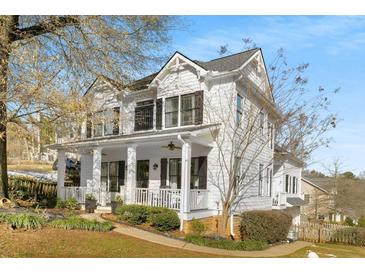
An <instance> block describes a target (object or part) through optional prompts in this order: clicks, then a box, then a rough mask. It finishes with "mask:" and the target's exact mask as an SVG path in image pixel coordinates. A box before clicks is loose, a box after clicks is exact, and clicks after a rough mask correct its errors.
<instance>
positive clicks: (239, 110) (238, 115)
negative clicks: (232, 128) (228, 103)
mask: <svg viewBox="0 0 365 274" xmlns="http://www.w3.org/2000/svg"><path fill="white" fill-rule="evenodd" d="M236 107H237V110H236V125H237V126H239V125H240V124H241V119H242V97H241V96H240V95H239V94H237V106H236Z"/></svg>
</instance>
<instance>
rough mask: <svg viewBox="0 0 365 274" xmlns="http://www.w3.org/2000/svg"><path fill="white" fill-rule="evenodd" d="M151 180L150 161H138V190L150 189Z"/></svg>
mask: <svg viewBox="0 0 365 274" xmlns="http://www.w3.org/2000/svg"><path fill="white" fill-rule="evenodd" d="M149 178H150V161H149V160H137V188H148V183H149Z"/></svg>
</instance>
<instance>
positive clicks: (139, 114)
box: [134, 100, 154, 131]
mask: <svg viewBox="0 0 365 274" xmlns="http://www.w3.org/2000/svg"><path fill="white" fill-rule="evenodd" d="M153 107H154V105H153V100H147V101H143V102H137V105H136V108H135V110H134V130H135V131H138V130H149V129H153Z"/></svg>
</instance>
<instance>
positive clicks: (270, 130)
mask: <svg viewBox="0 0 365 274" xmlns="http://www.w3.org/2000/svg"><path fill="white" fill-rule="evenodd" d="M267 138H268V143H269V148H273V145H274V140H273V139H274V126H273V124H272V123H270V122H267Z"/></svg>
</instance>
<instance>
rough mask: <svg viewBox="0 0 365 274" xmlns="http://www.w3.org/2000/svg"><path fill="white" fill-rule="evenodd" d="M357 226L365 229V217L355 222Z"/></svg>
mask: <svg viewBox="0 0 365 274" xmlns="http://www.w3.org/2000/svg"><path fill="white" fill-rule="evenodd" d="M357 226H359V227H365V217H364V216H361V217H360V218H359V220H357Z"/></svg>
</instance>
